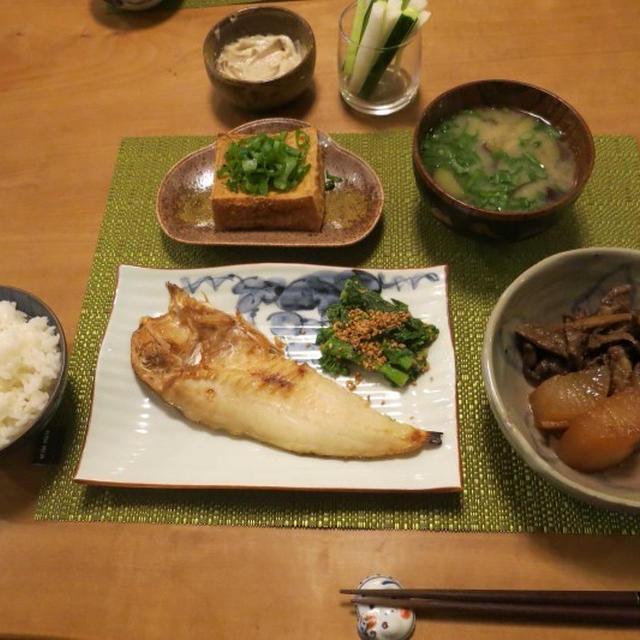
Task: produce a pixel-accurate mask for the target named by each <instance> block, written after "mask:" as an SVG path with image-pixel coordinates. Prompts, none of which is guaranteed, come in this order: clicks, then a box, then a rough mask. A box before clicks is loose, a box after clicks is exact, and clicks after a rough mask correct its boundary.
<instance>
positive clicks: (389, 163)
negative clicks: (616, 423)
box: [36, 131, 640, 534]
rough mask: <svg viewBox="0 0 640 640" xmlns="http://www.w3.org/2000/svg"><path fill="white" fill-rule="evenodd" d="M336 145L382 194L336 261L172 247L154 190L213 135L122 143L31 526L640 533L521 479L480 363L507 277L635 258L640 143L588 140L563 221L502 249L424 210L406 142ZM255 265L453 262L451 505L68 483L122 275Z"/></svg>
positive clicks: (524, 474)
mask: <svg viewBox="0 0 640 640" xmlns="http://www.w3.org/2000/svg"><path fill="white" fill-rule="evenodd" d="M334 137H335V139H336V140H337V141H338V142H339V143H340V144H342V145H343V146H345V147H347V148H349V149H351V150H352V151H354V152H355V153H356V154H358V155H360V156H362V157H363V158H365V159H366V160H367V161H368V162H369V163H370V164H371V165H372V167H373V168H374V169H375V171H376V172H377V173H378V175H379V176H380V178H381V180H382V182H383V186H384V191H385V196H386V204H385V208H384V215H383V222H382V224H381V225H379V228H377V229H376V230H375V231H374V232H373V234H372V235H371V236H369V237H368V238H367V239H365V240H363V241H362V242H360V243H359V244H357V245H355V246H354V247H351V248H348V249H344V248H343V249H339V250H332V249H290V250H287V249H277V250H272V249H267V248H264V249H261V248H245V247H240V248H229V247H227V248H216V247H192V246H187V245H183V244H180V243H177V242H174V241H172V240H170V239H168V238H167V237H165V236H164V234H163V233H162V231H161V230H160V229H159V227H158V225H157V224H156V220H155V209H154V206H155V196H156V191H157V189H158V186H159V183H160V181H161V179H162V177H163V175H164V174H165V173H166V171H167V170H168V169H169V168H170V167H171V166H172V164H173V163H174V162H176V161H177V160H179V159H180V158H181V157H183V156H185V155H186V154H187V153H189V152H191V151H193V150H195V149H197V148H199V147H201V146H204V145H205V144H208V143H209V142H210V141H211V139H210V138H208V137H158V138H127V139H125V140H123V142H122V145H121V148H120V152H119V155H118V159H117V164H116V167H115V172H114V175H113V182H112V185H111V189H110V192H109V196H108V200H107V206H106V211H105V214H104V220H103V223H102V227H101V230H100V235H99V239H98V244H97V249H96V253H95V257H94V261H93V265H92V268H91V273H90V277H89V283H88V287H87V293H86V296H85V300H84V305H83V308H82V313H81V316H80V320H79V324H78V330H77V336H76V339H75V344H74V350H73V353H72V355H71V359H70V366H69V389H68V393H67V395H66V398H65V401H64V404H63V408H62V414H61V415H60V417H59V423H60V424H65V425H68V426H69V429H70V433H69V436H68V438H67V443H66V448H65V451H64V457H63V462H62V464H61V465H60V466H59V467H56V468H53V469H51V471H50V473H49V474H48V476H47V478H46V480H45V482H44V484H43V487H42V490H41V493H40V496H39V499H38V503H37V509H36V517H37V518H38V519H50V520H82V521H119V522H170V523H188V524H216V525H218V524H224V525H241V526H283V527H340V528H371V529H383V528H385V529H386V528H389V529H426V530H445V531H514V532H523V531H527V532H529V531H545V532H566V533H594V534H614V533H622V534H638V533H640V516H633V515H629V514H620V513H615V512H611V511H608V510H605V509H599V508H595V507H591V506H588V505H586V504H583V503H581V502H578V501H576V500H574V499H572V498H570V497H568V496H566V495H565V494H564V493H562V492H560V491H558V490H557V489H555V488H554V487H552V486H551V485H549V484H548V483H547V482H546V481H545V480H543V479H541V478H540V477H538V476H537V475H536V474H535V473H533V472H532V471H531V470H529V468H528V467H527V466H526V465H525V464H524V463H523V462H522V461H521V460H520V458H519V457H518V456H517V455H516V454H515V453H514V452H513V451H512V449H511V447H510V445H509V444H508V443H507V442H506V441H505V439H504V438H503V437H502V435H501V433H500V431H499V429H498V427H497V425H496V423H495V421H494V419H493V417H492V415H491V411H490V409H489V406H488V403H487V400H486V398H485V394H484V388H483V383H482V377H481V367H480V352H481V344H482V338H483V330H484V326H485V322H486V319H487V317H488V315H489V313H490V311H491V309H492V307H493V305H494V303H495V301H496V299H497V297H498V296H499V295H500V293H501V292H502V291H503V290H504V288H505V287H506V286H507V285H508V284H509V283H510V282H511V281H512V280H513V279H514V277H515V276H516V275H518V274H519V273H521V272H522V271H523V270H525V269H526V268H528V267H529V266H530V265H532V264H533V263H535V262H537V261H538V260H540V259H542V258H544V257H546V256H548V255H550V254H552V253H556V252H559V251H564V250H567V249H572V248H576V247H581V246H582V247H584V246H594V245H600V246H605V245H606V246H622V247H625V246H626V247H631V246H636V247H638V245H639V243H640V242H639V241H640V198H639V197H638V196H639V194H640V156H639V155H638V151H637V148H636V143H635V140H634V139H633V138H631V137H610V136H606V137H599V138H597V139H596V149H597V159H596V164H595V168H594V172H593V174H592V178H591V180H590V182H589V184H588V185H587V188H586V189H585V191H584V193H583V195H582V197H581V198H580V199H579V201H578V203H577V204H576V205H575V207H574V211H573V214H567V215H565V216H564V217H563V218H562V219H561V221H560V222H559V223H558V224H557V225H556V226H555V227H554V228H553V229H552V230H550V231H548V232H547V233H545V234H543V235H541V236H538V237H536V238H532V239H529V240H526V241H523V242H520V243H517V244H511V245H499V246H498V245H495V244H491V243H488V242H485V241H483V240H480V239H473V238H469V237H463V236H461V235H458V234H456V233H453V232H452V231H450V230H448V229H446V228H445V227H444V226H443V225H441V224H440V223H438V222H437V221H435V220H434V219H433V218H432V217H431V216H430V215H429V214H428V212H427V210H426V208H425V205H424V204H422V202H421V200H420V198H419V195H418V192H417V189H416V187H415V184H414V181H413V176H412V172H411V158H410V146H411V133H410V132H409V131H396V132H388V133H375V134H374V133H371V134H335V135H334ZM263 261H264V262H283V261H295V262H308V263H317V264H332V265H348V266H363V267H370V268H402V267H404V268H418V267H423V266H426V265H436V264H443V263H446V264H449V265H450V279H451V282H450V285H451V314H452V323H453V331H454V337H455V344H456V357H457V370H458V377H459V414H460V438H461V443H460V444H461V451H462V467H463V474H464V491H463V492H462V493H461V494H455V495H454V494H446V495H438V494H420V495H418V494H408V495H404V494H400V495H398V494H393V495H388V494H359V493H343V494H341V493H307V492H291V491H283V492H279V491H246V490H243V491H236V490H164V489H147V490H143V489H124V488H106V487H85V486H82V485H78V484H74V483H73V481H72V476H73V472H74V470H75V468H76V465H77V462H78V459H79V456H80V453H81V450H82V444H83V438H84V433H85V429H86V424H87V419H88V414H89V409H90V403H91V391H92V385H93V373H94V370H95V364H96V359H97V354H98V350H99V346H100V341H101V339H102V335H103V332H104V330H105V328H106V324H107V320H108V315H109V312H110V309H111V302H112V297H113V292H114V287H115V277H116V269H117V266H118V265H119V264H121V263H128V264H136V265H141V266H148V267H184V268H195V267H204V266H220V265H225V264H237V263H243V262H263Z"/></svg>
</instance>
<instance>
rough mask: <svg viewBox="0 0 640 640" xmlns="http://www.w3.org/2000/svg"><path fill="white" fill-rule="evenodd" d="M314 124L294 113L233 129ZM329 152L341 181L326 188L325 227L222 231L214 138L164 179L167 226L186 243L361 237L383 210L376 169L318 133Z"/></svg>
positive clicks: (314, 243)
mask: <svg viewBox="0 0 640 640" xmlns="http://www.w3.org/2000/svg"><path fill="white" fill-rule="evenodd" d="M307 126H309V124H308V123H307V122H303V121H301V120H294V119H291V118H266V119H263V120H254V121H252V122H247V123H245V124H243V125H241V126H239V127H237V128H235V129H233V131H232V133H249V134H252V133H261V132H266V133H275V132H277V131H282V130H285V129H295V128H298V127H307ZM319 136H320V143H321V144H322V145H323V147H324V151H325V171H326V172H327V173H328V174H330V175H332V176H336V177H337V178H339V179H340V180H339V181H338V182H337V183H336V186H335V188H334V189H332V190H331V191H327V192H326V212H325V219H324V223H323V225H322V229H320V231H316V232H310V231H265V230H255V231H254V230H251V231H245V230H242V231H217V230H216V228H215V226H214V224H213V217H212V214H211V203H210V194H211V187H212V185H213V180H214V175H213V163H214V158H215V152H216V149H215V143H214V144H211V145H209V146H207V147H204V148H202V149H199V150H198V151H194V152H193V153H191V154H190V155H188V156H186V157H185V158H183V159H182V160H180V161H179V162H178V163H176V164H175V165H174V166H173V167H172V168H171V169H170V170H169V172H168V173H167V175H166V176H165V177H164V178H163V180H162V183H161V184H160V189H159V190H158V197H157V200H156V215H157V217H158V222H159V224H160V227H161V228H162V230H163V231H164V232H165V233H166V234H167V235H168V236H169V237H170V238H172V239H173V240H177V241H178V242H184V243H187V244H204V245H253V246H288V247H337V246H343V245H350V244H354V243H356V242H358V241H359V240H362V238H364V237H365V236H367V235H368V234H369V233H370V232H371V231H372V230H373V228H374V227H375V225H376V223H377V222H378V220H379V219H380V215H381V214H382V204H383V201H384V194H383V191H382V185H381V184H380V180H379V179H378V176H377V175H376V174H375V172H374V171H373V169H371V167H370V166H369V165H368V164H367V163H366V162H364V161H363V160H361V159H360V158H359V157H358V156H356V155H354V154H353V153H351V152H350V151H347V150H346V149H343V148H342V147H340V146H339V145H337V144H336V143H335V142H334V141H333V140H331V138H330V137H329V136H328V135H327V134H326V133H322V132H319Z"/></svg>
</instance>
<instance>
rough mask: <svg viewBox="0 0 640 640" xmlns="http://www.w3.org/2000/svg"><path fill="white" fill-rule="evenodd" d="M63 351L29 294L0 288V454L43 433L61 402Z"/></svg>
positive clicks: (51, 320) (45, 312)
mask: <svg viewBox="0 0 640 640" xmlns="http://www.w3.org/2000/svg"><path fill="white" fill-rule="evenodd" d="M66 370H67V345H66V341H65V336H64V332H63V330H62V326H61V324H60V321H59V320H58V318H57V317H56V316H55V314H54V313H53V311H51V309H50V308H49V307H48V306H47V305H46V304H44V302H42V301H41V300H39V299H38V298H36V297H35V296H33V295H32V294H30V293H28V292H26V291H22V290H21V289H15V288H13V287H3V286H0V452H2V451H4V450H6V449H8V448H9V447H12V445H15V444H17V443H18V442H22V441H26V440H28V439H31V438H32V437H33V436H34V435H35V434H37V433H38V432H40V431H41V430H42V429H44V428H45V426H46V425H47V423H48V422H49V421H50V419H51V417H52V416H53V414H54V413H55V411H56V410H57V408H58V406H59V405H60V401H61V400H62V394H63V390H64V386H65V382H66Z"/></svg>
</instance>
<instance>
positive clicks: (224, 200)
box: [211, 127, 324, 231]
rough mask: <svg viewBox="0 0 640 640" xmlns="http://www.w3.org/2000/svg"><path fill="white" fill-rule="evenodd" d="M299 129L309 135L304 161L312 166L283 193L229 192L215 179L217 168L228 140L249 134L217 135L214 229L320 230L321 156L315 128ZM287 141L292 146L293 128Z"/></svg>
mask: <svg viewBox="0 0 640 640" xmlns="http://www.w3.org/2000/svg"><path fill="white" fill-rule="evenodd" d="M302 130H303V131H304V132H306V133H307V134H308V135H309V142H310V146H309V153H308V155H307V161H308V162H309V163H310V164H311V168H310V169H309V171H308V172H307V174H306V176H305V177H304V178H303V180H302V182H300V184H298V185H297V186H296V188H295V189H292V190H291V191H287V192H283V193H281V192H270V193H269V194H267V195H266V196H254V195H248V194H246V193H242V192H234V191H231V190H230V189H228V188H227V187H226V185H225V180H224V178H221V179H218V177H217V176H218V170H219V169H220V168H221V167H222V166H223V165H224V163H225V159H224V156H225V153H226V152H227V149H228V148H229V145H230V144H231V142H233V141H237V140H239V139H242V138H248V137H250V136H249V135H222V136H219V137H218V140H217V143H216V153H215V156H216V157H215V167H214V171H215V177H214V182H213V191H212V196H211V206H212V210H213V220H214V224H215V227H216V229H218V230H233V229H274V230H275V229H279V230H296V231H319V230H320V228H321V227H322V221H323V219H324V157H323V153H322V148H321V147H320V145H319V144H318V132H317V130H316V129H314V128H313V127H307V128H305V129H302ZM286 141H287V143H288V144H290V145H291V146H295V142H294V141H295V131H290V132H288V134H287V138H286Z"/></svg>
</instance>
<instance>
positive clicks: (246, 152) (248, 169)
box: [218, 129, 311, 196]
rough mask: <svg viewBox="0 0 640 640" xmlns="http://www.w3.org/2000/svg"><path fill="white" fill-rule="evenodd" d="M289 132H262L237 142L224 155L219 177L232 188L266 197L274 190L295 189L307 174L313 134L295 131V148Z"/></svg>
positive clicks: (231, 189)
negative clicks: (310, 140) (289, 139)
mask: <svg viewBox="0 0 640 640" xmlns="http://www.w3.org/2000/svg"><path fill="white" fill-rule="evenodd" d="M286 137H287V132H286V131H282V132H280V133H277V134H275V135H273V136H269V135H267V134H266V133H259V134H257V135H255V136H250V137H248V138H241V139H240V140H237V141H233V142H232V143H231V144H230V145H229V148H228V149H227V152H226V153H225V154H224V160H225V163H224V165H223V166H222V167H221V168H220V169H219V170H218V177H219V178H226V181H225V186H226V187H227V189H229V190H230V191H234V192H236V193H237V192H238V191H242V192H243V193H247V194H250V195H259V196H265V195H267V194H268V193H269V192H270V191H281V192H284V191H291V190H292V189H294V188H295V187H296V186H297V185H298V184H300V182H302V179H303V178H304V177H305V175H307V172H308V171H309V169H310V168H311V164H310V163H308V162H307V154H308V153H309V146H310V142H309V135H308V134H307V133H306V132H305V131H301V130H300V129H298V130H296V131H295V145H296V146H295V147H293V146H291V145H289V144H287V142H286Z"/></svg>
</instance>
